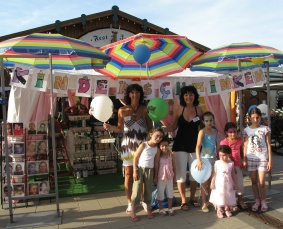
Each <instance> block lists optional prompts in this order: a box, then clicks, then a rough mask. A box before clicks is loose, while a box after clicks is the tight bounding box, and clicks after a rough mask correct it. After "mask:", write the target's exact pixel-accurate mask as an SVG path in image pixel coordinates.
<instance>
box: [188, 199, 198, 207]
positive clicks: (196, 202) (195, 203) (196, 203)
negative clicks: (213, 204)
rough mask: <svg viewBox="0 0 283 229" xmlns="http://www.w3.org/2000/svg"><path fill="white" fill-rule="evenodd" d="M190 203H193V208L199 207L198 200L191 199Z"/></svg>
mask: <svg viewBox="0 0 283 229" xmlns="http://www.w3.org/2000/svg"><path fill="white" fill-rule="evenodd" d="M190 204H191V205H193V206H194V207H195V208H198V207H200V204H199V202H198V201H196V200H191V201H190Z"/></svg>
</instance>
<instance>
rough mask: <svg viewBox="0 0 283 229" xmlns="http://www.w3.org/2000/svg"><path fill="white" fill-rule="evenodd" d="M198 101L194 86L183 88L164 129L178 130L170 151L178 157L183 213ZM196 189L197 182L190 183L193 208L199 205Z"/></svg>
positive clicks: (198, 112) (198, 121) (200, 113)
mask: <svg viewBox="0 0 283 229" xmlns="http://www.w3.org/2000/svg"><path fill="white" fill-rule="evenodd" d="M198 99H199V94H198V92H197V90H196V88H195V87H194V86H192V85H190V86H185V87H183V88H182V89H181V94H180V106H178V107H177V109H176V110H175V112H174V117H173V124H172V125H171V126H168V127H166V128H165V129H164V131H166V132H174V131H175V130H176V129H177V128H178V131H177V134H176V137H175V139H174V144H173V148H172V151H174V153H175V156H177V158H178V157H179V160H176V168H177V172H176V179H177V186H178V190H179V192H180V196H181V199H182V205H181V209H182V210H184V211H187V210H188V205H187V200H186V193H185V188H186V183H185V181H186V174H187V172H186V168H187V164H188V163H187V162H188V160H189V159H188V158H189V157H190V154H191V156H192V155H193V153H194V154H195V149H196V143H197V137H198V131H199V129H200V128H199V126H200V124H201V122H200V119H201V116H202V114H203V111H202V109H201V107H199V106H198V105H199V100H198ZM190 162H191V161H190ZM189 166H190V165H189ZM196 189H197V182H196V181H191V182H190V191H191V196H190V203H192V204H193V205H194V206H195V207H196V206H199V204H198V203H197V202H196V201H195V192H196Z"/></svg>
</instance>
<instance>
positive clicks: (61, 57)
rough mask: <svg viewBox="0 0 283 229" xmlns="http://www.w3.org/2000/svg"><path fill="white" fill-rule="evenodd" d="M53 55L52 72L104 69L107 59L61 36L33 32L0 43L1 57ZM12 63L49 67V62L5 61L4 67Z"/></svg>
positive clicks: (89, 47) (20, 59)
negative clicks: (57, 70) (58, 70)
mask: <svg viewBox="0 0 283 229" xmlns="http://www.w3.org/2000/svg"><path fill="white" fill-rule="evenodd" d="M49 53H51V54H52V67H53V69H65V70H69V69H91V68H103V67H104V66H105V64H106V63H107V62H109V61H110V59H111V58H110V57H109V56H107V55H105V54H104V53H103V52H101V51H100V50H99V49H97V48H95V47H93V46H92V45H90V44H88V43H86V42H84V41H81V40H78V39H74V38H70V37H66V36H63V35H61V34H42V33H33V34H31V35H27V36H23V37H16V38H12V39H9V40H6V41H3V42H1V43H0V55H24V56H27V57H28V56H29V55H37V56H42V55H45V56H46V55H49ZM15 63H21V64H26V65H33V66H35V67H37V68H49V60H48V59H40V58H39V59H38V58H36V59H33V58H30V59H29V58H9V59H7V58H6V59H5V58H4V64H5V66H13V65H14V64H15Z"/></svg>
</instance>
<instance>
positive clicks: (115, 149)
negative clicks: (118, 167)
mask: <svg viewBox="0 0 283 229" xmlns="http://www.w3.org/2000/svg"><path fill="white" fill-rule="evenodd" d="M107 132H108V134H109V136H110V138H114V137H113V136H112V135H111V133H110V131H109V130H107ZM111 144H112V145H113V147H114V148H115V150H116V151H117V152H119V150H118V148H117V147H116V145H115V144H114V143H111Z"/></svg>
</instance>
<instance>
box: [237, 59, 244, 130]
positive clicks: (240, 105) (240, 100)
mask: <svg viewBox="0 0 283 229" xmlns="http://www.w3.org/2000/svg"><path fill="white" fill-rule="evenodd" d="M237 64H238V71H239V72H241V60H240V59H237ZM238 95H239V121H240V122H239V125H240V135H242V132H243V106H242V100H243V96H242V90H240V91H238Z"/></svg>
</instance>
